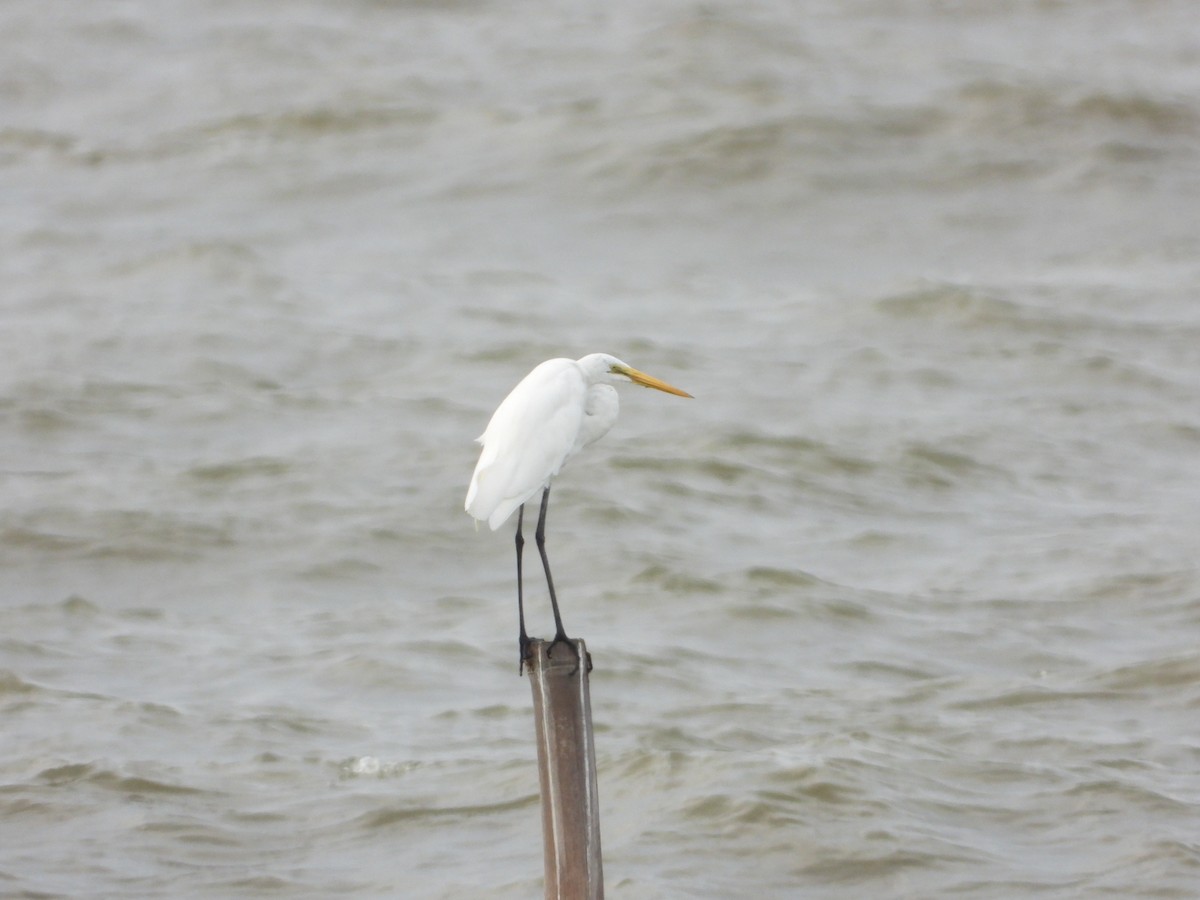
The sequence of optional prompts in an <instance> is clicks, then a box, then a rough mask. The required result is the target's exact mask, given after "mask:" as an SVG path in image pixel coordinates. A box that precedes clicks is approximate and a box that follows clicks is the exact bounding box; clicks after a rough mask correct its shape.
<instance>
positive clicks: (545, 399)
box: [466, 353, 692, 667]
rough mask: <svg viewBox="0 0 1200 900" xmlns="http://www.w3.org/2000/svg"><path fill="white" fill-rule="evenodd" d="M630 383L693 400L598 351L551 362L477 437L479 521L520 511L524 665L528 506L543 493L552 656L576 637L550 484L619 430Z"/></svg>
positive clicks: (497, 520) (473, 493) (541, 530)
mask: <svg viewBox="0 0 1200 900" xmlns="http://www.w3.org/2000/svg"><path fill="white" fill-rule="evenodd" d="M628 382H633V383H634V384H640V385H643V386H644V387H650V388H655V389H656V390H660V391H666V392H667V393H668V394H675V395H676V396H679V397H691V396H692V395H691V394H689V393H687V392H686V391H681V390H680V389H679V388H677V387H672V386H671V385H669V384H667V383H666V382H665V381H659V380H658V379H657V378H653V377H651V376H649V375H647V374H646V373H645V372H639V371H638V370H637V369H635V368H633V366H631V365H628V364H627V363H623V362H621V360H619V359H617V358H616V357H615V356H609V355H608V354H607V353H592V354H590V355H588V356H585V357H583V358H582V359H579V360H574V359H548V360H546V361H545V362H544V363H542V364H541V365H539V366H537V368H535V369H534V370H533V371H532V372H530V373H529V374H528V375H526V376H525V377H524V378H523V379H522V380H521V383H520V384H518V385H517V386H516V387H515V388H513V389H512V392H511V393H510V394H509V395H508V396H507V397H505V398H504V400H503V402H501V404H500V405H499V406H498V407H497V408H496V411H495V412H494V413H493V414H492V418H491V421H490V422H488V426H487V429H486V430H485V431H484V432H483V434H482V435H480V436H479V437H478V438H477V442H478V443H479V444H482V445H483V451H482V452H481V453H480V454H479V462H478V463H477V464H476V466H475V474H474V475H472V476H471V486H470V487H469V488H468V489H467V502H466V510H467V512H468V513H470V514H471V515H472V516H473V517H474V518H475V519H477V520H479V521H486V522H487V523H488V527H489V528H491V529H492V531H495V530H496V529H497V528H499V527H500V526H501V525H503V524H504V523H505V522H506V521H507V520H508V518H509V516H511V515H512V514H513V512H514V511H516V512H517V539H516V540H517V616H518V618H519V620H520V623H521V630H520V636H519V638H518V643H519V645H520V652H521V662H520V665H521V667H524V664H525V660H526V659H528V658H529V637H528V636H527V634H526V633H525V598H524V592H523V588H522V586H521V552H522V550H523V548H524V546H525V540H524V538H523V537H522V536H521V523H522V520H523V519H524V517H525V502H526V501H527V500H529V498H530V497H532V496H533V495H534V494H536V493H537V492H538V491H539V490H540V491H541V492H542V507H541V512H540V513H539V515H538V523H537V531H536V532H535V539H536V541H537V548H538V553H539V554H541V557H542V568H544V569H545V571H546V586H547V587H548V588H549V589H550V606H551V608H552V609H553V610H554V625H555V628H556V631H555V633H554V640H553V641H551V643H550V651H553V649H554V645H555V644H559V643H563V642H566V641H568V640H569V639H568V638H567V634H566V632H565V631H564V630H563V624H562V617H561V616H560V615H559V612H558V598H557V597H555V594H554V580H553V578H551V577H550V562H549V560H547V558H546V507H547V506H548V504H549V502H550V482H551V481H552V480H553V479H554V477H555V476H556V475H557V474H558V473H559V471H560V470H561V469H562V467H563V465H564V464H565V463H566V461H567V460H569V459H570V458H571V457H572V456H574V455H575V454H576V453H578V452H579V451H580V450H582V449H583V448H584V447H586V446H588V444H591V443H593V442H595V441H598V440H599V439H600V438H602V437H604V435H605V434H607V433H608V430H609V429H610V428H612V426H613V423H615V422H616V421H617V413H618V410H619V408H620V404H619V402H618V400H617V391H616V389H615V388H614V387H613V385H614V384H625V383H628ZM571 646H574V645H571ZM550 651H547V652H550Z"/></svg>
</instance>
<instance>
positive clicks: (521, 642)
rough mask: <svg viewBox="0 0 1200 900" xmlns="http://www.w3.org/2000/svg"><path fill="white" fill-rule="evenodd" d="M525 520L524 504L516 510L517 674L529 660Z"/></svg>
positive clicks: (520, 672)
mask: <svg viewBox="0 0 1200 900" xmlns="http://www.w3.org/2000/svg"><path fill="white" fill-rule="evenodd" d="M524 518H525V504H523V503H522V504H521V508H520V509H519V510H517V619H518V620H519V621H520V623H521V631H520V634H519V635H518V636H517V646H518V647H519V648H520V660H519V661H518V662H517V674H518V675H522V674H524V672H525V660H527V659H529V635H528V634H526V633H525V590H524V588H523V587H522V585H521V552H522V551H523V550H524V549H525V538H524V537H522V536H521V521H522V520H523V519H524Z"/></svg>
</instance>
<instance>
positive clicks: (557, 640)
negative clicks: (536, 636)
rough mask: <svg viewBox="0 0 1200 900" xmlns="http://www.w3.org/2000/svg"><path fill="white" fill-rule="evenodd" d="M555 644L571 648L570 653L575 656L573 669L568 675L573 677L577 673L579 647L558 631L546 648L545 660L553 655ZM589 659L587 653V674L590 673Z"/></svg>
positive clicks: (589, 656) (589, 655) (590, 664)
mask: <svg viewBox="0 0 1200 900" xmlns="http://www.w3.org/2000/svg"><path fill="white" fill-rule="evenodd" d="M556 644H566V645H567V646H568V647H570V648H571V652H572V653H573V654H575V668H573V669H572V670H571V672H570V674H572V675H574V674H575V673H576V672H578V671H579V645H578V644H576V643H575V642H574V641H572V640H571V639H570V638H569V637H567V636H566V635H565V634H564V633H562V632H561V631H560V632H559V633H558V634H556V635H555V636H554V640H552V641H551V642H550V646H549V647H547V648H546V658H547V659H549V658H550V657H551V656H553V655H554V647H555V645H556ZM591 657H592V655H591V654H590V653H589V654H588V671H589V672H590V671H592V659H591Z"/></svg>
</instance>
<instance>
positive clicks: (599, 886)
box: [529, 639, 604, 900]
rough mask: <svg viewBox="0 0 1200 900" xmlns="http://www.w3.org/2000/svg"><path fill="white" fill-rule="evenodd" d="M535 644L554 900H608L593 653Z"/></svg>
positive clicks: (533, 670) (534, 681)
mask: <svg viewBox="0 0 1200 900" xmlns="http://www.w3.org/2000/svg"><path fill="white" fill-rule="evenodd" d="M571 644H572V645H574V650H575V651H576V653H572V652H571V650H570V649H568V648H567V647H564V646H563V645H562V644H558V645H557V646H556V647H555V648H554V654H553V656H547V650H548V649H549V648H550V642H549V641H543V640H537V639H535V640H533V641H532V642H531V647H530V649H531V652H532V659H531V660H530V661H529V682H530V685H531V686H532V688H533V714H534V723H535V726H536V730H537V750H538V778H539V781H540V782H541V787H542V840H543V843H544V846H545V863H546V898H547V900H602V898H603V897H604V875H603V872H602V870H601V860H600V801H599V793H598V791H597V788H596V748H595V744H594V742H593V739H592V702H591V696H590V694H589V693H588V668H589V665H588V662H589V660H588V652H587V647H585V646H584V643H583V641H581V640H573V641H571Z"/></svg>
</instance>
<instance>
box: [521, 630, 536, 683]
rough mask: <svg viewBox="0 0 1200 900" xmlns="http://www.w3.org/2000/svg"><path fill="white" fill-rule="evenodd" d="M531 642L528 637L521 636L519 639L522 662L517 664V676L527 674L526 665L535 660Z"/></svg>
mask: <svg viewBox="0 0 1200 900" xmlns="http://www.w3.org/2000/svg"><path fill="white" fill-rule="evenodd" d="M530 646H531V642H530V640H529V638H528V637H527V636H526V635H521V636H520V637H519V638H517V647H518V648H519V652H520V657H521V658H520V660H519V661H518V662H517V675H518V676H520V675H524V674H525V663H527V662H528V661H529V660H531V659H533V650H531V649H530Z"/></svg>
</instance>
